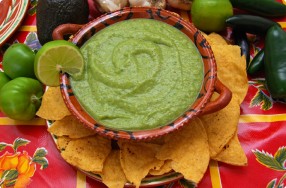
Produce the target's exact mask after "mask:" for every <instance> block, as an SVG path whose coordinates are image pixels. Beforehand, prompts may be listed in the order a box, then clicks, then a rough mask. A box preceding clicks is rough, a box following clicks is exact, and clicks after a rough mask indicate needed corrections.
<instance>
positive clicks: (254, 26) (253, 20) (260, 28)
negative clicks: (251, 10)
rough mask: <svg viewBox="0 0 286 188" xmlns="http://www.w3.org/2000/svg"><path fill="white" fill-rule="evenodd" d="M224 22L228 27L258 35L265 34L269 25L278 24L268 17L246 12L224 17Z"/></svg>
mask: <svg viewBox="0 0 286 188" xmlns="http://www.w3.org/2000/svg"><path fill="white" fill-rule="evenodd" d="M225 23H226V25H227V26H229V27H232V28H235V27H236V28H239V29H240V30H242V31H244V32H247V33H252V34H260V35H265V34H266V32H267V30H268V29H269V28H270V27H271V26H273V25H279V24H278V23H276V22H274V21H272V20H270V19H267V18H263V17H261V16H253V15H246V14H238V15H234V16H231V17H229V18H227V19H226V21H225Z"/></svg>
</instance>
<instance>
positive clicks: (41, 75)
mask: <svg viewBox="0 0 286 188" xmlns="http://www.w3.org/2000/svg"><path fill="white" fill-rule="evenodd" d="M83 70H84V58H83V56H82V54H81V51H80V49H79V48H78V47H77V46H76V45H75V44H73V43H72V42H68V41H65V40H55V41H51V42H48V43H46V44H45V45H43V47H42V48H41V49H40V50H39V51H38V53H37V54H36V57H35V63H34V71H35V74H36V77H37V78H38V79H39V80H40V81H41V82H42V83H43V84H45V85H47V86H58V85H60V79H59V77H60V72H65V73H68V74H70V75H71V76H72V77H75V78H80V77H81V76H82V74H83Z"/></svg>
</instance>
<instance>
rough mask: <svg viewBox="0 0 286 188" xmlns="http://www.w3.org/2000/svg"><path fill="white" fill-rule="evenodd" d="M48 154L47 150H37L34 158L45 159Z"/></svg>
mask: <svg viewBox="0 0 286 188" xmlns="http://www.w3.org/2000/svg"><path fill="white" fill-rule="evenodd" d="M47 154H48V151H47V150H46V149H45V148H37V150H36V151H35V153H34V156H33V158H37V157H45V156H46V155H47Z"/></svg>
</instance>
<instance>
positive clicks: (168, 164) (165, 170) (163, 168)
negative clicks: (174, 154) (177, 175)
mask: <svg viewBox="0 0 286 188" xmlns="http://www.w3.org/2000/svg"><path fill="white" fill-rule="evenodd" d="M171 162H172V161H171V160H166V161H165V162H164V164H163V166H161V168H160V169H151V170H150V171H149V174H150V175H153V176H160V175H163V174H166V173H168V172H170V171H171V170H172V167H171Z"/></svg>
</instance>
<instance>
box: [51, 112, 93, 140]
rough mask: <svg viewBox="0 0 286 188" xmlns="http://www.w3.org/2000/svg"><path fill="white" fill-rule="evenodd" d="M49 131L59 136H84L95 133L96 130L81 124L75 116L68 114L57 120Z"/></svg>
mask: <svg viewBox="0 0 286 188" xmlns="http://www.w3.org/2000/svg"><path fill="white" fill-rule="evenodd" d="M48 131H49V132H50V133H52V134H54V135H57V136H68V137H70V138H82V137H86V136H91V135H95V132H94V131H92V130H90V129H88V128H86V127H85V126H84V125H83V124H81V123H80V122H79V121H78V120H77V119H76V117H75V116H66V117H64V118H63V119H62V120H58V121H55V122H54V123H53V124H52V125H51V127H49V128H48Z"/></svg>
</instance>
